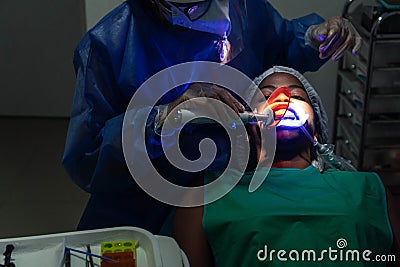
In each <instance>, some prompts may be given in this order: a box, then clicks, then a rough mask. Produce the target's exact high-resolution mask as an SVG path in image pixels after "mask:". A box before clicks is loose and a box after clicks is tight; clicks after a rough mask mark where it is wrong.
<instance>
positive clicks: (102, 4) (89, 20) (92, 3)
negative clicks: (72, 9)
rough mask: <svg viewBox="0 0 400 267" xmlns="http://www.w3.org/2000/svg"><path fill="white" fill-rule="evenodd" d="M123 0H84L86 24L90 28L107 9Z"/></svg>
mask: <svg viewBox="0 0 400 267" xmlns="http://www.w3.org/2000/svg"><path fill="white" fill-rule="evenodd" d="M122 2H123V0H86V1H85V8H86V25H87V29H90V28H92V27H93V26H94V25H95V24H96V23H97V22H98V21H99V20H100V19H101V18H102V17H103V16H104V15H105V14H106V13H107V12H108V11H110V10H112V9H113V8H114V7H116V6H117V5H119V4H120V3H122Z"/></svg>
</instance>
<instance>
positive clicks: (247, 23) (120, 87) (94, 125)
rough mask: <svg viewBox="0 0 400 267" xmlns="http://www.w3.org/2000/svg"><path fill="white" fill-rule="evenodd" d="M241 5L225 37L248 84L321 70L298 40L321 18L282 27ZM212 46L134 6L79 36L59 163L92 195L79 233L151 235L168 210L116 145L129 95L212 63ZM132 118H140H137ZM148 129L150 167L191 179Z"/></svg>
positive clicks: (274, 17) (254, 4)
mask: <svg viewBox="0 0 400 267" xmlns="http://www.w3.org/2000/svg"><path fill="white" fill-rule="evenodd" d="M244 2H245V4H246V6H247V7H246V10H247V12H246V14H245V15H246V16H247V17H240V16H238V14H237V10H244V7H243V6H242V5H243V2H242V0H231V3H230V5H231V8H230V17H231V22H232V33H231V35H230V37H231V36H235V33H236V31H240V32H241V34H237V35H236V36H239V37H240V38H242V39H241V41H242V42H243V44H244V46H243V50H242V51H241V52H240V54H238V56H236V57H235V58H234V59H233V60H232V61H230V62H229V65H230V66H232V67H235V68H237V69H238V70H240V71H242V72H243V73H245V74H246V75H247V76H248V77H250V78H251V79H253V78H254V77H256V76H257V75H259V74H261V73H262V72H263V71H264V70H266V69H268V68H270V67H271V66H273V65H277V64H278V65H286V66H289V67H292V68H294V69H297V70H299V71H300V72H305V71H315V70H317V69H318V68H319V67H320V66H321V65H322V64H323V63H324V61H322V60H320V59H319V58H318V52H317V51H315V50H313V49H312V48H311V47H309V46H307V45H305V40H304V34H305V32H306V30H307V29H308V27H309V26H310V25H313V24H319V23H321V22H322V21H323V20H322V18H321V17H319V16H317V15H315V14H312V15H308V16H306V17H303V18H300V19H295V20H292V21H288V20H285V19H283V18H282V17H281V16H280V15H279V14H278V12H277V11H276V10H275V9H274V8H273V7H272V6H271V5H270V4H269V3H268V2H267V1H265V0H244ZM215 41H216V36H215V35H213V34H208V33H202V32H197V31H192V30H188V29H185V28H180V27H174V26H172V25H169V24H166V23H162V22H161V21H160V19H159V18H158V17H155V15H154V14H153V13H152V12H151V11H150V10H149V9H148V8H147V7H146V6H144V5H143V3H142V2H140V1H139V0H130V1H127V2H124V3H122V4H121V5H120V6H118V7H117V8H116V9H114V10H113V11H111V12H110V13H109V14H108V15H106V16H105V17H104V18H103V19H102V20H101V21H100V22H99V23H98V24H97V25H96V26H94V27H93V28H92V29H91V30H89V31H88V33H87V34H86V35H85V36H84V37H83V39H82V40H81V42H80V43H79V45H78V46H77V48H76V51H75V54H74V66H75V71H76V75H77V81H76V91H75V96H74V102H73V108H72V114H71V120H70V124H69V129H68V136H67V141H66V147H65V152H64V157H63V165H64V167H65V169H66V170H67V172H68V174H69V176H70V177H71V178H72V180H73V181H74V182H75V183H76V184H77V185H79V186H80V187H81V188H83V189H84V190H86V191H87V192H90V193H91V194H92V195H91V198H90V200H89V203H88V205H87V207H86V210H85V213H84V215H83V217H82V219H81V222H80V224H79V226H78V228H79V229H81V230H83V229H94V228H104V227H114V226H125V225H129V226H137V227H142V228H145V229H147V230H149V231H151V232H153V233H157V232H158V231H159V229H160V227H161V225H162V223H163V222H164V220H165V218H166V216H167V215H168V214H169V212H170V211H171V207H170V206H168V205H166V204H163V203H160V202H159V201H157V200H155V199H153V198H152V197H150V196H149V195H147V194H146V193H145V192H144V191H143V190H141V189H140V188H139V186H138V185H137V184H136V183H135V181H134V180H133V179H132V178H131V175H130V173H129V170H128V168H127V166H126V163H125V160H124V157H123V153H122V145H121V132H122V122H123V117H124V112H125V110H126V107H127V105H128V103H129V101H130V99H131V97H132V96H133V94H134V93H135V91H136V90H137V88H138V87H139V86H140V85H141V84H142V83H143V82H144V81H145V80H146V79H148V78H149V77H151V76H152V75H153V74H155V73H156V72H158V71H160V70H162V69H164V68H166V67H169V66H172V65H175V64H179V63H183V62H189V61H195V60H201V61H204V60H206V61H214V62H219V54H218V53H217V49H216V45H215ZM154 90H157V89H156V88H155V89H154ZM183 90H184V88H183V87H180V88H178V89H176V90H174V91H172V92H171V93H169V94H168V95H167V96H166V97H165V98H163V99H162V101H161V102H164V103H168V102H170V101H172V100H173V99H175V98H176V97H177V96H179V94H181V93H182V91H183ZM149 94H150V95H151V94H152V93H151V92H149ZM151 114H152V115H151V116H154V112H153V113H151ZM135 116H137V118H138V119H141V118H140V111H138V112H137V114H136V115H135ZM152 129H153V125H152V120H151V119H150V120H148V129H147V130H148V132H149V134H148V140H147V145H148V148H149V151H150V153H149V154H150V155H149V156H150V157H151V158H152V159H153V160H154V164H155V166H156V167H157V168H158V169H159V170H160V172H162V173H163V174H165V175H166V176H167V177H170V178H171V179H172V180H173V181H174V182H175V183H178V184H187V183H188V182H190V181H191V179H192V178H193V177H194V174H188V173H185V172H183V171H180V170H177V169H175V168H173V167H172V166H171V165H169V164H168V162H167V161H166V160H165V158H164V157H163V155H162V152H161V149H160V143H159V140H158V139H157V137H156V136H155V135H154V133H152ZM216 138H218V136H216ZM219 148H220V149H222V150H223V149H224V147H223V145H222V147H219ZM222 154H224V155H225V154H226V153H222ZM137 160H140V159H137Z"/></svg>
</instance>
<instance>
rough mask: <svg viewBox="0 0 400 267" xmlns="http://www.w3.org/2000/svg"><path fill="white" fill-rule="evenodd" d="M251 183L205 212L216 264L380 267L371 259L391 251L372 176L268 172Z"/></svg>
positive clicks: (382, 198)
mask: <svg viewBox="0 0 400 267" xmlns="http://www.w3.org/2000/svg"><path fill="white" fill-rule="evenodd" d="M215 176H216V174H213V173H209V174H207V175H206V181H208V182H209V181H211V180H212V179H214V178H215ZM250 180H251V175H250V174H246V175H245V176H244V177H243V178H242V179H241V180H240V182H239V184H238V185H237V186H235V188H234V189H233V190H232V191H230V192H229V193H228V194H227V195H225V196H224V197H223V198H221V199H219V200H217V201H215V202H213V203H210V204H207V205H206V206H205V207H204V215H203V227H204V229H205V232H206V235H207V238H208V240H209V242H210V245H211V247H212V251H213V254H214V258H215V261H216V266H217V267H223V266H229V267H234V266H244V267H253V266H385V263H379V262H377V261H375V256H376V255H378V254H379V255H382V254H385V255H388V254H390V253H389V251H390V247H391V244H392V232H391V228H390V223H389V219H388V214H387V208H386V195H385V190H384V187H383V185H382V183H381V181H380V179H379V177H378V176H377V175H376V174H375V173H365V172H343V171H336V170H328V171H326V172H324V173H323V174H321V173H320V172H319V171H318V169H316V168H314V167H313V166H310V167H308V168H306V169H304V170H299V169H277V168H272V169H271V170H270V172H269V174H268V176H267V179H266V180H265V181H264V183H263V184H262V185H261V186H260V188H259V189H258V190H256V191H255V192H253V193H249V192H248V186H249V183H250ZM206 197H207V196H206ZM273 250H274V251H273ZM280 250H282V251H280ZM324 250H326V251H325V252H324ZM356 250H357V251H356ZM366 250H369V251H371V252H372V253H369V252H368V251H366ZM278 251H280V252H279V253H280V254H279V253H278ZM365 251H366V252H365ZM314 253H315V254H314ZM363 253H364V257H365V258H366V259H370V261H369V262H368V261H366V260H364V259H363ZM278 254H279V255H278ZM357 255H358V256H359V257H357ZM278 256H279V257H278ZM357 258H358V261H357ZM285 259H286V261H285ZM346 260H347V261H346Z"/></svg>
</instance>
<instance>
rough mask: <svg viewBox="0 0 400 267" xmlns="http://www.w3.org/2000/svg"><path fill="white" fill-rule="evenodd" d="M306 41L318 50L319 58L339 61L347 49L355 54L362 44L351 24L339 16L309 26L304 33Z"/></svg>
mask: <svg viewBox="0 0 400 267" xmlns="http://www.w3.org/2000/svg"><path fill="white" fill-rule="evenodd" d="M306 40H310V41H311V43H312V46H314V47H315V48H317V49H318V51H319V57H320V58H321V59H325V58H328V57H331V59H332V60H333V61H336V60H338V59H340V58H341V57H342V56H343V54H344V52H345V51H346V50H347V49H351V51H352V53H353V54H356V53H357V51H358V50H359V49H360V47H361V44H362V37H361V36H360V35H359V34H358V33H357V31H356V30H355V29H354V27H353V26H352V25H351V23H350V22H349V21H348V20H347V19H345V18H343V17H340V16H336V17H332V18H330V19H328V20H327V21H325V22H324V23H321V24H319V25H315V26H311V27H310V28H309V29H308V30H307V33H306Z"/></svg>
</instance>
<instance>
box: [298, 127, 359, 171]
mask: <svg viewBox="0 0 400 267" xmlns="http://www.w3.org/2000/svg"><path fill="white" fill-rule="evenodd" d="M300 129H301V130H302V131H303V133H304V134H305V135H306V136H307V138H308V139H309V140H310V141H311V142H312V143H313V145H314V147H315V148H316V149H317V151H318V153H319V154H320V155H321V157H322V159H323V160H324V162H325V163H327V164H328V165H329V166H331V167H333V168H335V169H338V170H341V171H353V172H356V171H357V169H356V168H355V167H354V166H353V165H351V163H350V162H348V161H347V160H346V159H344V158H342V157H341V156H338V155H336V154H335V153H333V149H334V147H335V146H334V145H332V144H320V143H319V142H318V141H316V140H314V138H313V137H312V136H311V134H310V133H309V132H308V131H307V129H306V128H305V127H304V125H302V126H300Z"/></svg>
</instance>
